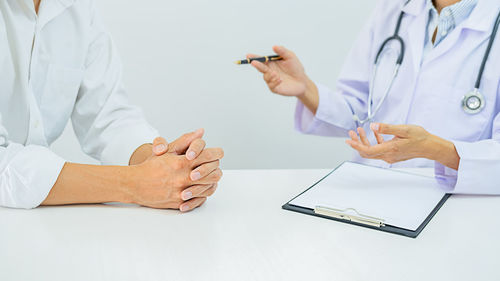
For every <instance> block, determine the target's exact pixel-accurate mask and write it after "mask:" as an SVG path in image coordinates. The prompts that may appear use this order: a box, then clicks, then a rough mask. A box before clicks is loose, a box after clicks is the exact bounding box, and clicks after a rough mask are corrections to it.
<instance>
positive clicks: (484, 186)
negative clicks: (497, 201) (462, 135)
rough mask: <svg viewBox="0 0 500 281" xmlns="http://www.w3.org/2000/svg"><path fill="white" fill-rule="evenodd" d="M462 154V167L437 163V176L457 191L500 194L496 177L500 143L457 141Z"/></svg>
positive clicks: (457, 192)
mask: <svg viewBox="0 0 500 281" xmlns="http://www.w3.org/2000/svg"><path fill="white" fill-rule="evenodd" d="M453 143H454V145H455V148H456V150H457V152H458V155H459V156H460V165H459V168H458V171H456V170H453V169H450V168H447V167H445V166H443V165H441V164H439V163H436V166H435V171H436V179H437V180H438V182H439V183H440V184H441V185H443V186H444V187H445V188H447V189H448V190H449V192H450V193H454V194H483V195H500V187H499V186H498V184H497V180H496V179H495V177H496V175H497V174H498V171H500V143H498V141H496V140H492V139H489V140H483V141H479V142H463V141H453Z"/></svg>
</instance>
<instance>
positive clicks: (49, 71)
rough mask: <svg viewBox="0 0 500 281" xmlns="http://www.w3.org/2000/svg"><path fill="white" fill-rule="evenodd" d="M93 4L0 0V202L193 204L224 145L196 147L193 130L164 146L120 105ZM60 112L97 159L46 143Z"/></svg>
mask: <svg viewBox="0 0 500 281" xmlns="http://www.w3.org/2000/svg"><path fill="white" fill-rule="evenodd" d="M96 2H97V1H96V0H68V1H46V0H41V1H40V0H12V1H0V77H1V79H0V206H4V207H12V208H35V207H37V206H39V205H63V204H78V203H104V202H124V203H135V204H140V205H143V206H147V207H152V208H165V209H167V208H169V209H170V208H171V209H180V210H181V211H183V212H185V211H189V210H193V209H195V208H197V207H199V206H200V205H202V204H203V203H204V202H205V201H206V200H207V197H209V196H211V195H212V194H213V193H214V192H215V190H216V188H217V183H218V181H219V180H220V178H221V176H222V172H221V170H220V168H219V161H220V160H221V159H222V157H223V150H222V149H219V148H205V142H204V141H203V139H202V137H203V133H204V132H203V130H202V129H200V130H197V131H195V132H191V133H188V134H185V135H183V136H182V137H180V138H179V139H177V140H175V141H174V142H172V143H170V144H168V143H167V142H166V140H165V139H163V138H161V137H158V135H159V134H158V132H157V131H156V130H155V129H153V128H152V127H151V126H150V125H149V124H148V123H147V121H146V120H145V118H144V116H143V114H142V112H141V111H140V110H139V109H138V108H136V107H134V106H131V105H130V104H129V102H128V100H127V96H126V92H125V90H124V88H123V85H122V69H121V64H120V59H119V57H118V55H117V52H116V50H115V47H114V45H113V42H112V40H111V37H110V35H109V33H108V32H107V31H106V29H105V28H104V27H103V24H102V22H101V19H100V18H99V15H98V13H97V11H96V8H95V4H96ZM69 119H71V121H72V123H73V128H74V131H75V134H76V136H77V138H78V140H79V142H80V144H81V147H82V149H83V151H84V152H85V153H87V154H88V155H90V156H92V157H94V158H96V159H98V160H100V161H101V162H102V163H103V164H104V165H106V166H97V165H83V164H75V163H68V162H65V160H63V159H62V158H60V157H59V156H57V155H56V154H54V153H53V152H52V151H51V150H50V148H49V146H50V144H51V143H52V142H53V141H54V140H56V139H57V138H58V137H59V136H60V135H61V133H62V131H63V129H64V128H65V126H66V124H67V122H68V121H69ZM112 165H114V166H112Z"/></svg>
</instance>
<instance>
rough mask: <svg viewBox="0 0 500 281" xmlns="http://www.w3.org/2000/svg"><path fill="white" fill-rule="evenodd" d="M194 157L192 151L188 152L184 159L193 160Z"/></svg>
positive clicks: (194, 154)
mask: <svg viewBox="0 0 500 281" xmlns="http://www.w3.org/2000/svg"><path fill="white" fill-rule="evenodd" d="M195 157H196V153H195V152H194V151H189V152H188V153H187V154H186V158H187V159H188V160H193V159H194V158H195Z"/></svg>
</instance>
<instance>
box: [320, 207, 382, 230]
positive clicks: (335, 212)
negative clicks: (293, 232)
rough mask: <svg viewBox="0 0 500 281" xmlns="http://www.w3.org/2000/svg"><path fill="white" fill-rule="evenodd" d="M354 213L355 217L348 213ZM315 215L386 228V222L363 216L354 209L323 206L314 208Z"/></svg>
mask: <svg viewBox="0 0 500 281" xmlns="http://www.w3.org/2000/svg"><path fill="white" fill-rule="evenodd" d="M349 211H351V212H354V213H355V214H354V215H351V214H348V212H349ZM314 213H315V214H318V215H322V216H327V217H331V218H336V219H340V220H346V221H350V222H355V223H360V224H364V225H369V226H374V227H383V226H385V220H383V219H379V218H376V217H371V216H367V215H363V214H361V213H359V212H358V211H357V210H356V209H354V208H347V209H344V210H340V209H334V208H329V207H323V206H316V207H315V208H314Z"/></svg>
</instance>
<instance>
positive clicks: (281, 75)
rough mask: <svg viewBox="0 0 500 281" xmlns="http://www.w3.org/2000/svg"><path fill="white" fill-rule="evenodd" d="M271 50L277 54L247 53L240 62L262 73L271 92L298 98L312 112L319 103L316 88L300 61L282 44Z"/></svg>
mask: <svg viewBox="0 0 500 281" xmlns="http://www.w3.org/2000/svg"><path fill="white" fill-rule="evenodd" d="M273 51H274V52H275V53H276V54H277V55H278V56H277V57H276V56H275V57H276V58H280V59H274V60H273V59H271V56H269V57H267V59H266V57H262V56H258V55H255V54H248V55H247V59H246V60H242V61H240V64H246V63H248V62H250V64H251V65H252V66H253V67H255V68H256V69H257V70H258V71H259V72H261V73H262V74H263V75H264V81H265V82H266V83H267V86H268V87H269V89H270V90H271V92H273V93H276V94H279V95H282V96H294V97H297V98H299V99H300V100H301V101H302V102H303V103H304V104H305V105H306V106H307V107H308V108H309V109H310V110H311V111H312V112H313V113H315V112H316V109H317V107H318V103H319V96H318V89H317V87H316V85H315V84H314V82H312V81H311V79H309V77H307V75H306V73H305V70H304V67H303V66H302V63H301V62H300V60H299V59H298V58H297V56H296V55H295V53H293V52H292V51H290V50H288V49H286V48H285V47H283V46H274V47H273Z"/></svg>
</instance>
